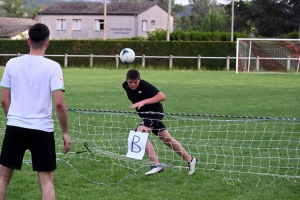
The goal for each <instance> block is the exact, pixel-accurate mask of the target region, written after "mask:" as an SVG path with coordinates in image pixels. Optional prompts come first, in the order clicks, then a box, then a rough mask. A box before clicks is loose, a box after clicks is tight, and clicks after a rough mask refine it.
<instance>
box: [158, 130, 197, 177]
mask: <svg viewBox="0 0 300 200" xmlns="http://www.w3.org/2000/svg"><path fill="white" fill-rule="evenodd" d="M158 137H159V139H161V141H162V142H163V143H164V144H166V145H168V146H169V147H170V148H172V149H173V150H174V151H175V152H176V153H177V154H179V155H180V156H181V157H182V158H183V159H184V160H185V161H186V162H187V163H188V170H189V173H188V174H189V175H192V174H194V172H195V167H196V163H197V162H198V159H197V158H195V157H192V156H191V155H190V154H189V153H188V152H187V151H186V150H185V149H184V148H183V147H182V145H181V144H180V143H179V142H178V141H177V140H175V139H174V138H173V137H172V136H171V134H170V133H169V131H168V130H163V131H160V132H158Z"/></svg>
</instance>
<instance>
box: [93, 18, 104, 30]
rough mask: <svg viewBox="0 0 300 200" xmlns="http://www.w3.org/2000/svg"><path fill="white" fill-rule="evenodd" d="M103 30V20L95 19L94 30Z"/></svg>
mask: <svg viewBox="0 0 300 200" xmlns="http://www.w3.org/2000/svg"><path fill="white" fill-rule="evenodd" d="M103 29H104V20H103V19H96V20H95V30H96V31H102V30H103Z"/></svg>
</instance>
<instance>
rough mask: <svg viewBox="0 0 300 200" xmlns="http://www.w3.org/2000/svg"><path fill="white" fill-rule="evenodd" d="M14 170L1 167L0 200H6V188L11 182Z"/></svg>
mask: <svg viewBox="0 0 300 200" xmlns="http://www.w3.org/2000/svg"><path fill="white" fill-rule="evenodd" d="M13 173H14V170H13V169H11V168H8V167H5V166H3V165H0V200H4V198H5V193H6V188H7V186H8V184H9V181H10V180H11V177H12V175H13Z"/></svg>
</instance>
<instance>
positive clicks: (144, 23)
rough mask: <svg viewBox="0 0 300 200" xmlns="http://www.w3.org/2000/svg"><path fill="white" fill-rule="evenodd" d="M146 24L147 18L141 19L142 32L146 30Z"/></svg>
mask: <svg viewBox="0 0 300 200" xmlns="http://www.w3.org/2000/svg"><path fill="white" fill-rule="evenodd" d="M146 25H147V20H143V21H142V31H143V32H146V31H147V27H146Z"/></svg>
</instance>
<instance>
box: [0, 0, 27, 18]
mask: <svg viewBox="0 0 300 200" xmlns="http://www.w3.org/2000/svg"><path fill="white" fill-rule="evenodd" d="M0 10H2V13H3V15H4V16H5V17H24V15H25V7H24V6H23V1H22V0H5V1H4V2H3V4H2V5H0Z"/></svg>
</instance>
